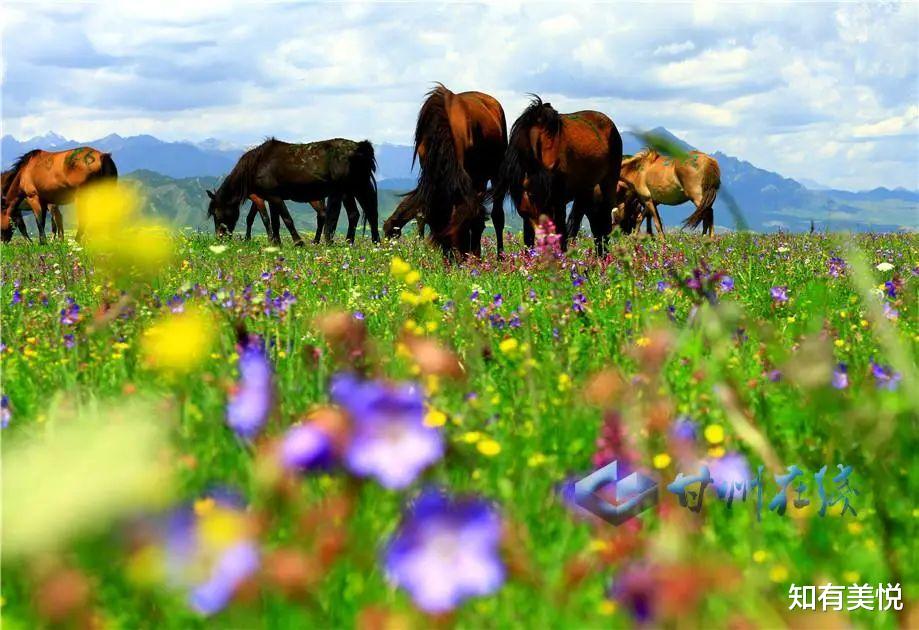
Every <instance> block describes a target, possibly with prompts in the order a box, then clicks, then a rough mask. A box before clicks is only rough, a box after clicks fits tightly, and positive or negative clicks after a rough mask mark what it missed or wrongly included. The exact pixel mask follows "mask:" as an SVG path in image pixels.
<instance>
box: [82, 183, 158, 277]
mask: <svg viewBox="0 0 919 630" xmlns="http://www.w3.org/2000/svg"><path fill="white" fill-rule="evenodd" d="M75 204H76V214H77V222H78V224H79V225H80V228H81V229H82V230H83V232H84V243H85V246H86V251H87V252H88V253H89V254H90V255H91V256H93V258H94V260H95V262H96V264H97V266H99V267H101V268H103V269H105V270H106V271H107V272H109V273H111V274H113V275H119V276H120V275H124V274H125V273H127V272H138V273H140V274H141V275H155V274H157V273H159V272H160V271H161V270H162V269H164V268H165V267H166V266H168V264H169V262H170V261H171V260H172V258H173V254H174V244H173V240H172V236H171V235H170V232H169V230H168V229H166V227H165V226H160V225H157V224H155V223H152V222H150V221H148V220H147V219H145V218H144V217H143V216H142V215H141V212H140V206H141V203H140V197H139V195H138V194H137V192H136V190H134V189H133V188H131V187H130V186H127V185H125V184H124V183H119V182H116V181H105V182H98V183H95V184H92V185H90V186H84V187H82V188H80V189H79V190H78V191H77V195H76V199H75Z"/></svg>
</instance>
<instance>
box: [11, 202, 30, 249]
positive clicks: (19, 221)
mask: <svg viewBox="0 0 919 630" xmlns="http://www.w3.org/2000/svg"><path fill="white" fill-rule="evenodd" d="M12 220H13V222H15V223H16V227H17V228H18V229H19V233H20V234H22V236H23V237H24V238H25V239H26V240H27V241H29V242H31V241H32V239H31V238H30V237H29V231H28V230H27V229H26V221H25V219H24V218H23V217H22V212H21V211H20V210H19V208H17V209H16V210H14V211H13V213H12Z"/></svg>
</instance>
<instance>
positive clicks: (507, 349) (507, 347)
mask: <svg viewBox="0 0 919 630" xmlns="http://www.w3.org/2000/svg"><path fill="white" fill-rule="evenodd" d="M519 347H520V343H519V342H518V341H517V340H516V339H514V338H513V337H508V338H507V339H502V340H501V343H499V344H498V349H499V350H500V351H501V352H502V353H504V354H511V353H512V352H514V351H515V350H517V348H519Z"/></svg>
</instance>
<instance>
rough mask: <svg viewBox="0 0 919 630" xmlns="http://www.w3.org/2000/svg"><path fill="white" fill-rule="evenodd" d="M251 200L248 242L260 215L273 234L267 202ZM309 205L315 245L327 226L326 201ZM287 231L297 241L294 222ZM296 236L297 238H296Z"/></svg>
mask: <svg viewBox="0 0 919 630" xmlns="http://www.w3.org/2000/svg"><path fill="white" fill-rule="evenodd" d="M209 195H210V193H209ZM249 199H250V200H251V201H252V204H251V205H250V206H249V214H247V215H246V240H247V241H248V240H250V239H251V238H252V224H253V223H254V222H255V215H256V214H258V215H259V217H260V218H261V219H262V225H264V226H265V232H266V233H267V234H269V235H270V234H271V219H270V218H269V217H268V210H267V209H266V208H265V200H264V199H262V198H261V197H259V196H258V195H256V194H251V195H249ZM309 204H310V205H311V206H312V207H313V210H315V211H316V236H314V237H313V243H318V242H319V237H320V235H321V234H322V227H323V225H325V200H324V199H316V200H314V201H310V202H309ZM284 205H285V210H286V209H287V207H286V206H287V204H284ZM282 216H286V217H289V216H290V213H289V212H286V213H282ZM356 221H357V217H354V218H352V217H351V215H348V222H349V223H352V222H356ZM285 223H286V225H287V229H288V231H289V232H290V237H291V238H292V239H294V240H297V237H298V236H299V234H298V233H297V229H296V228H295V227H294V224H293V220H292V219H291V221H286V220H285ZM295 235H296V236H295Z"/></svg>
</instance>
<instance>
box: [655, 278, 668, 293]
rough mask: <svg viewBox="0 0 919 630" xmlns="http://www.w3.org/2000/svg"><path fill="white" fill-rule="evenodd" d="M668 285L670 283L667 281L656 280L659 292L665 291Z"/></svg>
mask: <svg viewBox="0 0 919 630" xmlns="http://www.w3.org/2000/svg"><path fill="white" fill-rule="evenodd" d="M669 286H670V284H669V283H667V282H664V281H663V280H658V281H657V290H658V291H660V292H661V293H663V292H664V291H666V290H667V287H669Z"/></svg>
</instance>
